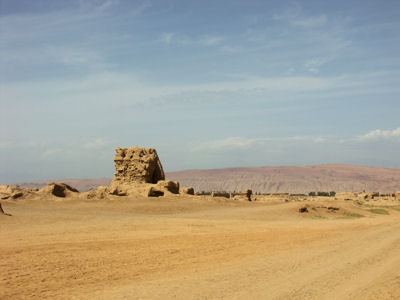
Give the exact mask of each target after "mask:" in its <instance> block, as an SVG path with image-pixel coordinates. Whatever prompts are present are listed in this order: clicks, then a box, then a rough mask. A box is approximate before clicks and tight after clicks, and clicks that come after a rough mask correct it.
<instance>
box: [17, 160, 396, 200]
mask: <svg viewBox="0 0 400 300" xmlns="http://www.w3.org/2000/svg"><path fill="white" fill-rule="evenodd" d="M166 177H167V180H177V181H179V182H180V183H181V186H191V187H194V189H195V191H232V192H233V191H244V190H245V189H248V188H250V189H252V190H253V192H261V193H277V192H289V193H308V192H310V191H335V192H361V191H363V190H365V191H371V192H372V191H379V192H394V191H398V190H400V169H398V168H380V167H366V166H354V165H344V164H329V165H317V166H278V167H241V168H224V169H208V170H186V171H178V172H169V173H166ZM52 181H58V182H65V183H67V184H69V185H72V186H74V187H76V188H77V189H78V190H79V191H81V192H83V191H87V190H90V189H95V188H96V187H97V186H99V185H108V184H109V183H110V181H111V179H110V178H99V179H85V178H84V179H63V180H44V181H35V182H23V183H19V185H20V186H21V187H30V188H32V187H38V188H40V187H42V186H45V185H47V184H48V183H50V182H52Z"/></svg>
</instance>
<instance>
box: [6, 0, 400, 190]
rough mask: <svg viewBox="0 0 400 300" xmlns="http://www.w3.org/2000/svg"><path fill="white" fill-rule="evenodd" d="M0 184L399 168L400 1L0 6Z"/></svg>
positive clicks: (73, 0)
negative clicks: (123, 164) (134, 156)
mask: <svg viewBox="0 0 400 300" xmlns="http://www.w3.org/2000/svg"><path fill="white" fill-rule="evenodd" d="M0 101H1V104H0V108H1V110H0V122H1V131H0V162H1V167H0V183H11V182H16V181H26V180H38V179H51V178H66V177H112V175H113V161H112V158H113V155H114V147H115V146H122V147H128V146H131V145H139V146H145V147H154V148H156V149H157V150H158V153H159V155H160V157H161V159H162V162H163V165H164V168H165V169H166V171H174V170H182V169H195V168H220V167H231V166H261V165H310V164H321V163H350V164H361V165H371V166H386V167H400V155H399V154H398V153H400V118H399V115H400V1H397V0H396V1H366V0H363V1H348V0H347V1H320V0H318V1H234V0H232V1H218V0H214V1H183V0H182V1H165V0H163V1H161V0H159V1H157V0H156V1H155V0H149V1H127V0H119V1H118V0H91V1H83V0H80V1H79V0H70V1H54V0H46V1H43V0H37V1H30V0H0Z"/></svg>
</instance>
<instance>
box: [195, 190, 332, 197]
mask: <svg viewBox="0 0 400 300" xmlns="http://www.w3.org/2000/svg"><path fill="white" fill-rule="evenodd" d="M235 193H236V192H233V194H235ZM196 194H197V195H211V192H206V191H201V192H198V193H196ZM253 194H254V195H264V196H268V195H271V193H261V192H254V193H253ZM290 195H291V196H307V194H290ZM308 196H311V197H315V196H323V197H335V196H336V192H335V191H330V192H309V193H308Z"/></svg>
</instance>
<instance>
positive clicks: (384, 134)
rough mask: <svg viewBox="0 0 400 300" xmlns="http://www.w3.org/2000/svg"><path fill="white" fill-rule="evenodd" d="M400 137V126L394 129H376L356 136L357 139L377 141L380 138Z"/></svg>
mask: <svg viewBox="0 0 400 300" xmlns="http://www.w3.org/2000/svg"><path fill="white" fill-rule="evenodd" d="M399 137H400V127H398V128H396V129H393V130H381V129H375V130H372V131H370V132H368V133H367V134H364V135H361V136H358V137H357V138H356V140H357V141H375V140H379V139H391V138H396V139H397V138H399Z"/></svg>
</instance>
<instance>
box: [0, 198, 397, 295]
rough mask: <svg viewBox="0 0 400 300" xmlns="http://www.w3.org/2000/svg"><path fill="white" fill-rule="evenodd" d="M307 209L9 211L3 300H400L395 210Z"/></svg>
mask: <svg viewBox="0 0 400 300" xmlns="http://www.w3.org/2000/svg"><path fill="white" fill-rule="evenodd" d="M310 203H311V202H310ZM321 203H322V204H324V203H323V202H321ZM321 203H320V204H321ZM322 204H321V205H322ZM301 205H304V203H296V202H290V203H275V204H270V203H246V202H240V203H238V202H233V201H228V200H226V201H225V200H220V201H217V200H215V199H208V198H200V197H197V198H196V197H188V198H183V197H171V198H164V199H161V198H160V199H150V200H149V199H136V200H121V201H115V200H114V201H110V200H103V201H86V202H84V201H78V200H76V201H75V200H68V201H64V202H54V201H50V200H47V201H20V202H13V203H12V202H9V203H5V204H3V207H4V209H5V210H7V212H9V213H11V214H12V215H13V216H12V217H8V216H0V298H1V299H30V298H32V299H245V298H246V299H400V271H399V270H400V250H399V249H400V212H399V211H398V210H396V209H387V211H388V212H389V213H390V214H389V215H382V214H374V213H371V212H370V211H369V209H368V208H366V207H357V206H356V205H354V204H348V203H344V202H335V205H336V206H337V207H338V208H340V210H339V212H340V211H342V210H346V209H347V210H349V209H350V210H353V214H347V215H343V214H338V213H335V212H333V213H331V214H328V215H327V216H325V217H318V216H317V217H316V216H307V215H304V214H300V213H298V208H299V207H300V206H301ZM313 205H316V203H315V202H313ZM356 213H357V214H358V216H361V215H363V216H364V217H352V216H357V214H356Z"/></svg>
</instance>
